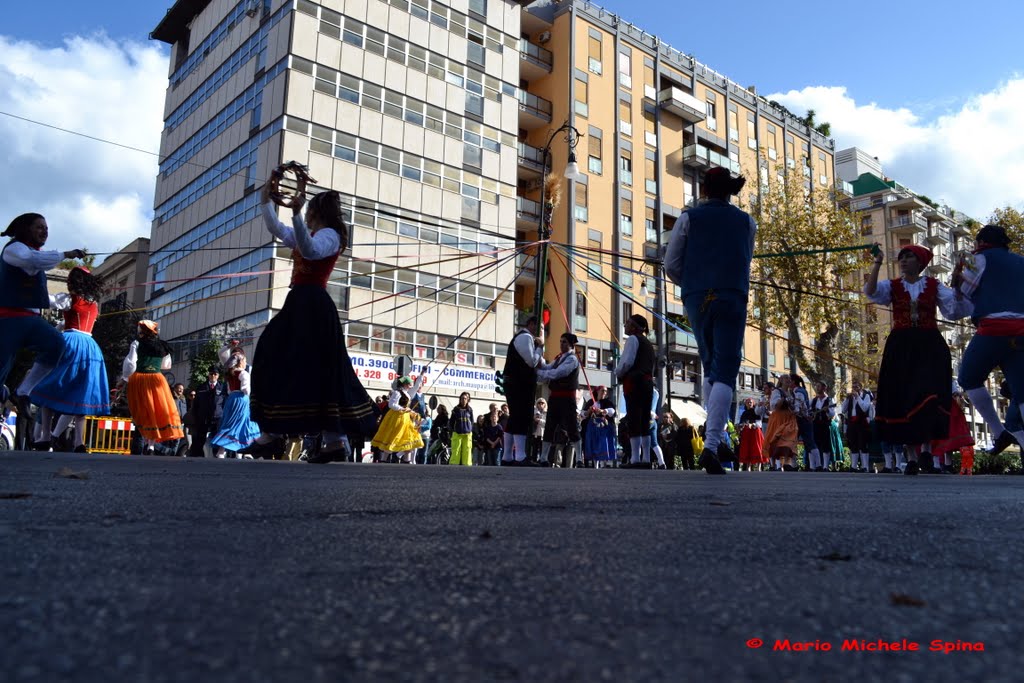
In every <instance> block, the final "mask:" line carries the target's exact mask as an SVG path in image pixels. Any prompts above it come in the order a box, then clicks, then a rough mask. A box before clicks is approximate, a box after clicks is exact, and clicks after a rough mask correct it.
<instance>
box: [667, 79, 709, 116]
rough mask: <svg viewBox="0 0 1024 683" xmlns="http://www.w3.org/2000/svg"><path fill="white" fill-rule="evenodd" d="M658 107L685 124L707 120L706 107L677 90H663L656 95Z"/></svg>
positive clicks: (694, 98)
mask: <svg viewBox="0 0 1024 683" xmlns="http://www.w3.org/2000/svg"><path fill="white" fill-rule="evenodd" d="M658 106H660V107H661V108H662V109H664V110H665V111H667V112H671V113H672V114H675V115H676V116H678V117H679V118H681V119H683V120H684V121H686V122H687V123H700V122H701V121H703V120H704V119H706V118H707V115H708V108H707V105H706V104H704V103H703V102H701V101H700V100H698V99H697V98H696V97H694V96H693V95H691V94H689V93H687V92H684V91H682V90H680V89H679V88H665V89H664V90H662V91H661V92H660V93H658Z"/></svg>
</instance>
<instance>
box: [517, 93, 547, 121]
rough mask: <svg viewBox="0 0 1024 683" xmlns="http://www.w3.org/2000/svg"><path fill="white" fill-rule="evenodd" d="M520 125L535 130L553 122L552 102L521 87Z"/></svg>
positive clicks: (519, 97)
mask: <svg viewBox="0 0 1024 683" xmlns="http://www.w3.org/2000/svg"><path fill="white" fill-rule="evenodd" d="M518 99H519V127H520V128H523V129H525V130H534V129H536V128H540V127H541V126H546V125H548V124H550V123H551V102H550V101H548V100H545V99H544V98H543V97H537V96H536V95H534V94H532V93H528V92H526V91H525V90H523V89H522V88H520V89H519V95H518Z"/></svg>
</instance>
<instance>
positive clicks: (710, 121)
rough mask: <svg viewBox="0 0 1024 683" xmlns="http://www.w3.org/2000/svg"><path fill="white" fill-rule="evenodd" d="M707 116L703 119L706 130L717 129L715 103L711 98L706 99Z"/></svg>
mask: <svg viewBox="0 0 1024 683" xmlns="http://www.w3.org/2000/svg"><path fill="white" fill-rule="evenodd" d="M707 109H708V117H707V118H706V119H704V123H705V125H707V128H708V130H718V118H717V116H716V114H715V103H714V101H713V100H708V101H707Z"/></svg>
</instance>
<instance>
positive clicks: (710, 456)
mask: <svg viewBox="0 0 1024 683" xmlns="http://www.w3.org/2000/svg"><path fill="white" fill-rule="evenodd" d="M697 464H698V465H700V467H701V469H703V470H704V471H705V472H707V473H708V474H725V468H724V467H722V463H720V462H719V461H718V458H716V457H715V454H714V453H712V452H711V451H710V450H708V449H707V448H705V449H704V452H703V453H701V454H700V461H699V462H698V463H697Z"/></svg>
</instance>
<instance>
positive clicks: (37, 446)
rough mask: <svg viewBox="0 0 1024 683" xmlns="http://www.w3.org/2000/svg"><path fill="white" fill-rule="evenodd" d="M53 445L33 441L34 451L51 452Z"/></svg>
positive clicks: (46, 442)
mask: <svg viewBox="0 0 1024 683" xmlns="http://www.w3.org/2000/svg"><path fill="white" fill-rule="evenodd" d="M52 445H53V444H52V443H51V442H49V441H33V442H32V450H34V451H47V452H48V451H49V450H50V448H51V447H52Z"/></svg>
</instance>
